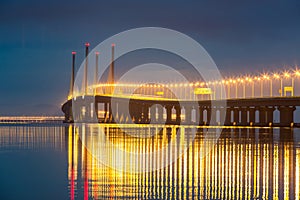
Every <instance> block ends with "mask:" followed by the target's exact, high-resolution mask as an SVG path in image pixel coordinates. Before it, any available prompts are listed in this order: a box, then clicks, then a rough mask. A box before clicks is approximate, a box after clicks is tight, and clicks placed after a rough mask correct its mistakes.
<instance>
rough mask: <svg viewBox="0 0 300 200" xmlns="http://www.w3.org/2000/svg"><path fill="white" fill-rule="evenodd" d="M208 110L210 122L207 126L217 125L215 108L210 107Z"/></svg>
mask: <svg viewBox="0 0 300 200" xmlns="http://www.w3.org/2000/svg"><path fill="white" fill-rule="evenodd" d="M209 109H210V118H209V119H208V120H210V121H209V124H210V125H217V113H216V111H217V109H216V108H214V109H213V108H212V107H210V108H209Z"/></svg>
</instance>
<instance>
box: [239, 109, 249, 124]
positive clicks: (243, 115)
mask: <svg viewBox="0 0 300 200" xmlns="http://www.w3.org/2000/svg"><path fill="white" fill-rule="evenodd" d="M247 111H248V110H247V108H241V125H242V126H247V125H248V122H247Z"/></svg>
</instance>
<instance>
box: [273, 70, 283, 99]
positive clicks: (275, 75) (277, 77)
mask: <svg viewBox="0 0 300 200" xmlns="http://www.w3.org/2000/svg"><path fill="white" fill-rule="evenodd" d="M273 76H274V78H275V79H277V80H278V79H280V96H282V78H281V77H280V76H279V75H278V74H273Z"/></svg>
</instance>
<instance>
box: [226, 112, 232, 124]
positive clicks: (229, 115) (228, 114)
mask: <svg viewBox="0 0 300 200" xmlns="http://www.w3.org/2000/svg"><path fill="white" fill-rule="evenodd" d="M231 110H232V108H226V116H225V122H224V125H225V126H230V125H231Z"/></svg>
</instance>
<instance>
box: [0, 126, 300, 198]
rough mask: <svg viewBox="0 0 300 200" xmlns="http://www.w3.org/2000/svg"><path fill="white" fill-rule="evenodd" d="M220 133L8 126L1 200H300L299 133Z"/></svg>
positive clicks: (3, 132) (2, 137) (0, 140)
mask: <svg viewBox="0 0 300 200" xmlns="http://www.w3.org/2000/svg"><path fill="white" fill-rule="evenodd" d="M194 131H196V132H194ZM216 132H217V129H209V130H207V129H203V128H202V129H194V128H193V127H184V126H168V127H163V126H155V125H152V126H150V127H148V126H129V125H128V126H126V125H124V126H114V125H83V126H76V125H63V124H51V123H48V124H47V123H45V124H38V123H37V124H7V125H5V124H2V125H0V199H1V200H6V199H8V200H9V199H38V200H40V199H41V200H45V199H51V200H54V199H55V200H56V199H300V129H296V128H295V129H285V128H281V129H280V128H225V129H223V130H222V133H221V134H220V135H218V134H216ZM216 139H217V140H216Z"/></svg>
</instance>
